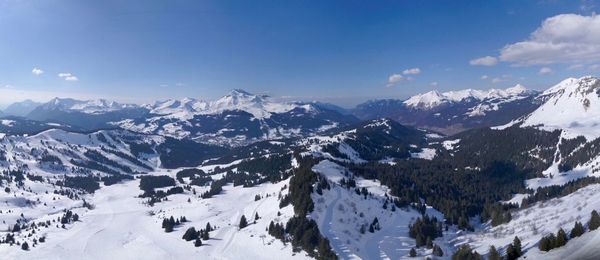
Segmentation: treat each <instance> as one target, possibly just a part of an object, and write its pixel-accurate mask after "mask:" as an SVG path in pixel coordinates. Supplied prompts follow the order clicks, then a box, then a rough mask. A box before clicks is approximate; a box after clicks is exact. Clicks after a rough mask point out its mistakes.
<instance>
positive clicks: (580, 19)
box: [500, 14, 600, 66]
mask: <svg viewBox="0 0 600 260" xmlns="http://www.w3.org/2000/svg"><path fill="white" fill-rule="evenodd" d="M500 60H502V61H506V62H511V63H513V64H514V65H519V66H524V65H539V64H553V63H591V62H596V61H600V16H597V15H591V16H582V15H577V14H561V15H557V16H553V17H550V18H548V19H546V20H545V21H544V22H543V23H542V25H541V26H540V27H539V28H537V29H536V30H535V31H534V32H533V33H531V35H530V36H529V39H527V40H525V41H521V42H517V43H513V44H508V45H506V46H504V48H502V49H501V51H500Z"/></svg>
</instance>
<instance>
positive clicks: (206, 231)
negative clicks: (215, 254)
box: [202, 230, 210, 240]
mask: <svg viewBox="0 0 600 260" xmlns="http://www.w3.org/2000/svg"><path fill="white" fill-rule="evenodd" d="M208 239H210V238H209V235H208V230H204V232H202V240H208Z"/></svg>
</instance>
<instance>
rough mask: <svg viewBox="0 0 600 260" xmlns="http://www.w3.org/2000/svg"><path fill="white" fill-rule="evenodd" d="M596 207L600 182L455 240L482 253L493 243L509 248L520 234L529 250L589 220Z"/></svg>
mask: <svg viewBox="0 0 600 260" xmlns="http://www.w3.org/2000/svg"><path fill="white" fill-rule="evenodd" d="M593 210H597V211H599V210H600V184H594V185H589V186H587V187H584V188H581V189H579V190H578V191H576V192H574V193H572V194H569V195H567V196H564V197H561V198H555V199H551V200H549V201H544V202H538V203H535V204H533V205H531V206H530V207H528V208H525V209H519V210H517V211H515V212H513V213H512V220H511V221H510V222H509V223H506V224H502V225H499V226H496V227H491V226H485V227H484V228H483V230H480V231H477V232H475V233H466V234H464V235H462V236H460V237H458V238H457V239H456V240H455V243H457V244H459V243H465V242H468V243H469V244H471V246H473V247H474V248H475V249H476V250H477V251H478V252H479V253H486V252H487V251H488V249H489V247H490V246H491V245H494V246H495V247H497V248H502V247H506V246H507V245H508V244H509V243H511V242H512V240H513V239H514V237H515V236H518V237H519V238H520V239H521V241H522V245H523V249H524V250H527V249H531V248H535V247H537V243H538V242H539V240H540V239H541V238H542V237H543V236H545V235H548V234H550V233H554V234H556V232H557V231H558V230H559V229H560V228H563V229H564V230H565V231H566V232H569V231H570V230H571V229H572V228H573V226H574V225H575V222H576V221H579V222H581V223H584V224H585V223H587V222H588V220H589V218H590V214H591V212H592V211H593ZM534 250H537V249H534ZM528 259H538V258H528ZM546 259H553V258H546Z"/></svg>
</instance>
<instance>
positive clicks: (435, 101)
mask: <svg viewBox="0 0 600 260" xmlns="http://www.w3.org/2000/svg"><path fill="white" fill-rule="evenodd" d="M446 102H448V100H447V98H446V97H445V96H444V95H442V94H440V92H438V91H437V90H432V91H429V92H427V93H424V94H419V95H415V96H412V97H410V98H409V99H407V100H406V101H404V104H406V105H407V106H409V107H413V108H425V109H430V108H433V107H436V106H439V105H441V104H443V103H446Z"/></svg>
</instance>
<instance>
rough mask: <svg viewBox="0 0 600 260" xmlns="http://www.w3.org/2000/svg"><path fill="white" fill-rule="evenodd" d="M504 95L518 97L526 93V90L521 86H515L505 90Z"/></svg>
mask: <svg viewBox="0 0 600 260" xmlns="http://www.w3.org/2000/svg"><path fill="white" fill-rule="evenodd" d="M505 91H506V93H509V94H513V95H518V94H522V93H525V92H527V88H525V86H523V85H521V84H517V85H515V86H514V87H510V88H507V89H505Z"/></svg>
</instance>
